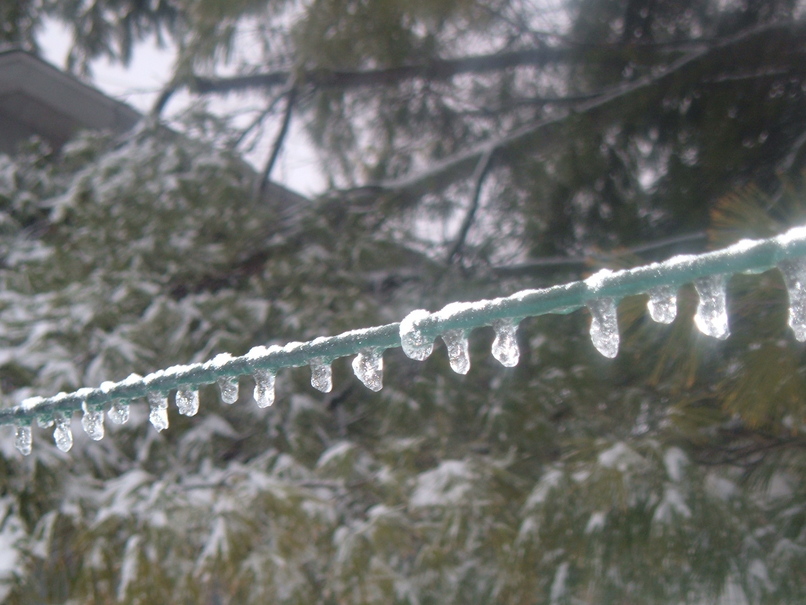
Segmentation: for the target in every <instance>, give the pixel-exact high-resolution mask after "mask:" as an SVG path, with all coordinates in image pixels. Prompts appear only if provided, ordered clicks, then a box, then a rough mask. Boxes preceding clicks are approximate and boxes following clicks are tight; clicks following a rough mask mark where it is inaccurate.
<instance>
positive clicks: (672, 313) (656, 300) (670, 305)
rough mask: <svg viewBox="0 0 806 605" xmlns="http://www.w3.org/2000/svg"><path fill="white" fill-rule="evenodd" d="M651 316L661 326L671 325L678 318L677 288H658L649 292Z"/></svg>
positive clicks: (648, 305)
mask: <svg viewBox="0 0 806 605" xmlns="http://www.w3.org/2000/svg"><path fill="white" fill-rule="evenodd" d="M647 294H649V302H648V303H647V305H646V306H647V309H648V310H649V316H650V317H651V318H652V319H653V320H654V321H656V322H658V323H661V324H670V323H672V322H673V321H674V318H675V317H677V286H658V287H657V288H652V289H651V290H650V291H649V292H647Z"/></svg>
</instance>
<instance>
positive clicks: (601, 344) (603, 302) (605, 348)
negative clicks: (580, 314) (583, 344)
mask: <svg viewBox="0 0 806 605" xmlns="http://www.w3.org/2000/svg"><path fill="white" fill-rule="evenodd" d="M587 305H588V309H589V310H590V313H591V330H590V334H591V341H592V342H593V346H594V347H596V349H597V350H598V351H599V352H600V353H601V354H602V355H604V356H605V357H610V358H613V357H615V356H616V355H618V345H619V333H618V311H617V307H616V301H615V299H613V298H610V297H609V296H605V297H602V298H597V299H594V300H589V301H588V303H587Z"/></svg>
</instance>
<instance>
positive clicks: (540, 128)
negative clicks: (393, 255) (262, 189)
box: [352, 23, 804, 198]
mask: <svg viewBox="0 0 806 605" xmlns="http://www.w3.org/2000/svg"><path fill="white" fill-rule="evenodd" d="M803 29H804V25H803V24H800V23H798V24H795V25H793V24H792V23H773V24H768V25H763V26H760V27H756V28H753V29H749V30H746V31H743V32H742V33H740V34H737V35H735V36H731V37H730V38H727V39H725V40H722V41H720V42H719V43H715V44H714V45H712V46H708V47H705V48H701V49H698V50H694V51H692V52H689V53H687V54H685V55H683V56H682V57H680V58H678V59H677V60H675V61H673V62H672V63H670V64H669V65H668V66H667V67H666V68H665V69H663V70H662V71H660V72H653V73H650V74H647V75H644V76H642V77H640V78H637V79H636V80H633V81H630V82H624V83H621V84H619V85H616V86H614V87H612V88H610V89H607V90H603V91H602V92H601V94H599V95H598V96H596V97H595V98H593V99H591V100H589V101H583V102H580V103H578V104H576V105H575V106H573V107H571V108H569V109H567V110H566V111H564V112H563V113H562V114H560V115H558V116H556V117H551V118H547V119H544V120H539V121H537V122H535V123H533V124H529V125H527V126H523V127H521V128H519V129H516V130H514V131H513V132H511V133H509V134H506V135H503V136H501V137H499V138H495V139H491V140H488V141H484V142H483V143H480V144H477V145H476V146H475V147H473V148H471V149H469V150H468V151H465V152H463V153H459V154H456V155H453V156H450V157H447V158H445V159H443V160H441V161H438V162H434V163H433V164H432V165H431V168H430V169H428V170H425V171H421V172H417V173H415V174H411V175H408V176H405V177H403V178H400V179H395V180H391V181H386V182H381V183H374V184H370V185H367V186H365V187H361V188H359V189H358V190H355V191H353V192H352V193H359V191H363V192H367V193H369V192H385V193H393V194H397V195H403V196H406V197H411V198H416V197H419V196H420V195H422V194H424V193H426V192H431V193H433V192H436V191H441V190H443V189H444V188H445V187H447V186H449V185H451V184H452V183H454V182H456V181H458V180H460V179H463V178H467V177H468V176H469V175H470V174H472V172H473V170H474V169H475V167H476V166H477V165H478V162H479V159H480V158H481V157H483V156H484V155H485V154H486V153H489V152H496V153H495V158H494V159H495V160H499V159H503V158H505V157H506V154H507V152H508V151H509V150H510V149H514V148H520V149H522V148H523V147H528V148H530V149H533V150H537V152H538V153H541V154H543V155H545V154H547V153H548V152H549V151H550V150H551V149H552V148H553V147H554V146H557V145H559V144H561V143H562V141H563V139H562V137H561V136H560V135H561V133H562V130H561V128H560V127H561V126H562V124H563V123H564V122H565V120H566V119H568V118H569V117H570V116H572V115H578V114H588V115H589V117H590V118H592V119H593V118H600V119H601V118H602V117H603V116H602V115H598V114H599V113H600V112H601V113H602V114H604V113H605V112H606V111H609V110H615V111H619V109H620V108H621V107H622V105H623V103H624V102H625V100H626V99H627V98H629V97H630V96H632V95H634V94H637V93H640V92H643V91H644V90H646V89H647V88H649V87H651V86H656V85H661V84H669V85H672V84H674V85H676V86H678V87H679V86H681V85H693V84H694V83H696V82H698V81H699V79H700V71H699V69H698V67H699V63H700V61H701V60H703V59H705V58H711V55H712V53H717V52H720V51H725V52H723V54H724V56H722V57H720V59H721V60H723V61H724V62H726V63H728V62H730V61H732V60H734V59H733V58H732V57H731V56H729V55H730V54H731V53H730V52H729V51H730V49H731V47H733V46H735V45H737V44H740V43H746V42H749V41H751V40H753V39H754V38H759V41H763V40H762V39H761V36H763V35H774V36H776V37H778V38H780V37H788V36H789V37H791V36H795V37H797V36H798V35H801V32H802V30H803Z"/></svg>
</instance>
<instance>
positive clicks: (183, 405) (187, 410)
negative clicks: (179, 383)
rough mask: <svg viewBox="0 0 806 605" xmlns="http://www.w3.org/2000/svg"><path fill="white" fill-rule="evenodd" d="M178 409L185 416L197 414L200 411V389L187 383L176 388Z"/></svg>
mask: <svg viewBox="0 0 806 605" xmlns="http://www.w3.org/2000/svg"><path fill="white" fill-rule="evenodd" d="M176 409H178V410H179V413H180V414H182V415H183V416H195V415H196V414H198V413H199V391H197V390H196V389H194V388H193V387H191V386H188V385H185V386H183V387H179V388H178V389H177V390H176Z"/></svg>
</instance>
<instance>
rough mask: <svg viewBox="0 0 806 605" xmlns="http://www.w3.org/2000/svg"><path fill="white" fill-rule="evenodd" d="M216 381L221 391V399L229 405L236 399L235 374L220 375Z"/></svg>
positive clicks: (236, 380)
mask: <svg viewBox="0 0 806 605" xmlns="http://www.w3.org/2000/svg"><path fill="white" fill-rule="evenodd" d="M216 382H217V383H218V390H219V391H221V401H223V402H224V403H227V404H230V405H231V404H233V403H235V402H236V401H238V377H237V376H222V377H221V378H219V379H218V380H217V381H216Z"/></svg>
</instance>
